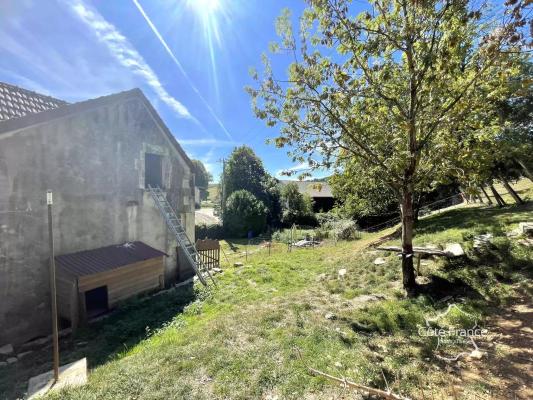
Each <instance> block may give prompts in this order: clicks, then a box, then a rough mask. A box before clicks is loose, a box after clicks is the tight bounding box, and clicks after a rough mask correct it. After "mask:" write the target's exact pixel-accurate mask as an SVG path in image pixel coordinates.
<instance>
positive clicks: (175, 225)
mask: <svg viewBox="0 0 533 400" xmlns="http://www.w3.org/2000/svg"><path fill="white" fill-rule="evenodd" d="M148 189H149V191H150V194H151V195H152V198H153V199H154V201H155V203H156V205H157V208H158V209H159V211H160V212H161V214H162V215H163V218H164V219H165V223H166V225H167V228H168V229H169V230H170V231H171V232H172V233H173V234H174V236H175V237H176V239H177V240H178V243H179V245H180V246H181V247H182V248H183V249H184V250H185V255H186V257H187V259H188V261H189V262H190V263H191V266H192V267H193V269H194V271H195V273H196V275H197V276H198V279H199V280H200V282H202V284H203V285H205V286H207V282H206V280H205V277H204V274H205V275H207V276H208V277H209V278H211V280H212V281H213V283H214V284H215V286H216V282H215V280H214V278H213V276H212V275H211V273H210V272H209V269H208V268H207V267H206V265H205V264H204V262H203V261H202V258H201V256H200V254H199V253H198V251H197V250H196V246H195V245H194V244H193V243H192V242H191V240H190V239H189V237H188V236H187V233H186V232H185V230H184V229H183V226H182V225H181V222H180V220H179V218H178V217H177V216H176V213H175V212H174V210H173V208H172V207H171V206H170V204H169V203H168V200H167V199H166V196H165V194H164V193H163V191H162V190H161V189H160V188H158V187H152V186H150V185H149V186H148Z"/></svg>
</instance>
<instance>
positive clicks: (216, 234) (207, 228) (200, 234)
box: [195, 224, 224, 240]
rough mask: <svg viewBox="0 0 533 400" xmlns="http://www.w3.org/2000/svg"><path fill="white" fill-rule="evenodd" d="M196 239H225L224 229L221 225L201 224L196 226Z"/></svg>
mask: <svg viewBox="0 0 533 400" xmlns="http://www.w3.org/2000/svg"><path fill="white" fill-rule="evenodd" d="M195 237H196V239H205V238H208V239H217V240H222V239H224V228H223V227H222V225H220V224H200V225H196V226H195Z"/></svg>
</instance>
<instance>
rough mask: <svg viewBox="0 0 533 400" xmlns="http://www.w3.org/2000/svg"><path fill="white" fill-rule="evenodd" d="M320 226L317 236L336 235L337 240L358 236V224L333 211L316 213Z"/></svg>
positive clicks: (356, 237)
mask: <svg viewBox="0 0 533 400" xmlns="http://www.w3.org/2000/svg"><path fill="white" fill-rule="evenodd" d="M316 217H317V220H318V223H319V224H320V227H319V228H318V229H317V236H318V237H320V238H328V237H336V238H337V239H338V240H351V239H358V238H359V231H358V226H357V224H356V222H355V221H354V220H351V219H345V218H341V217H340V216H338V215H337V214H333V213H320V214H317V215H316Z"/></svg>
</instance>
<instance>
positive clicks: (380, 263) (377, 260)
mask: <svg viewBox="0 0 533 400" xmlns="http://www.w3.org/2000/svg"><path fill="white" fill-rule="evenodd" d="M386 263H387V261H386V260H385V259H384V258H381V257H378V258H376V259H375V260H374V265H382V264H386Z"/></svg>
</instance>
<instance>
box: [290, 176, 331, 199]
mask: <svg viewBox="0 0 533 400" xmlns="http://www.w3.org/2000/svg"><path fill="white" fill-rule="evenodd" d="M280 183H281V184H282V185H288V184H289V183H295V184H296V186H298V191H299V192H300V193H302V194H308V195H309V196H310V197H313V198H319V197H322V198H325V197H331V198H333V193H332V191H331V186H330V185H329V183H327V182H314V181H291V180H280Z"/></svg>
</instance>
